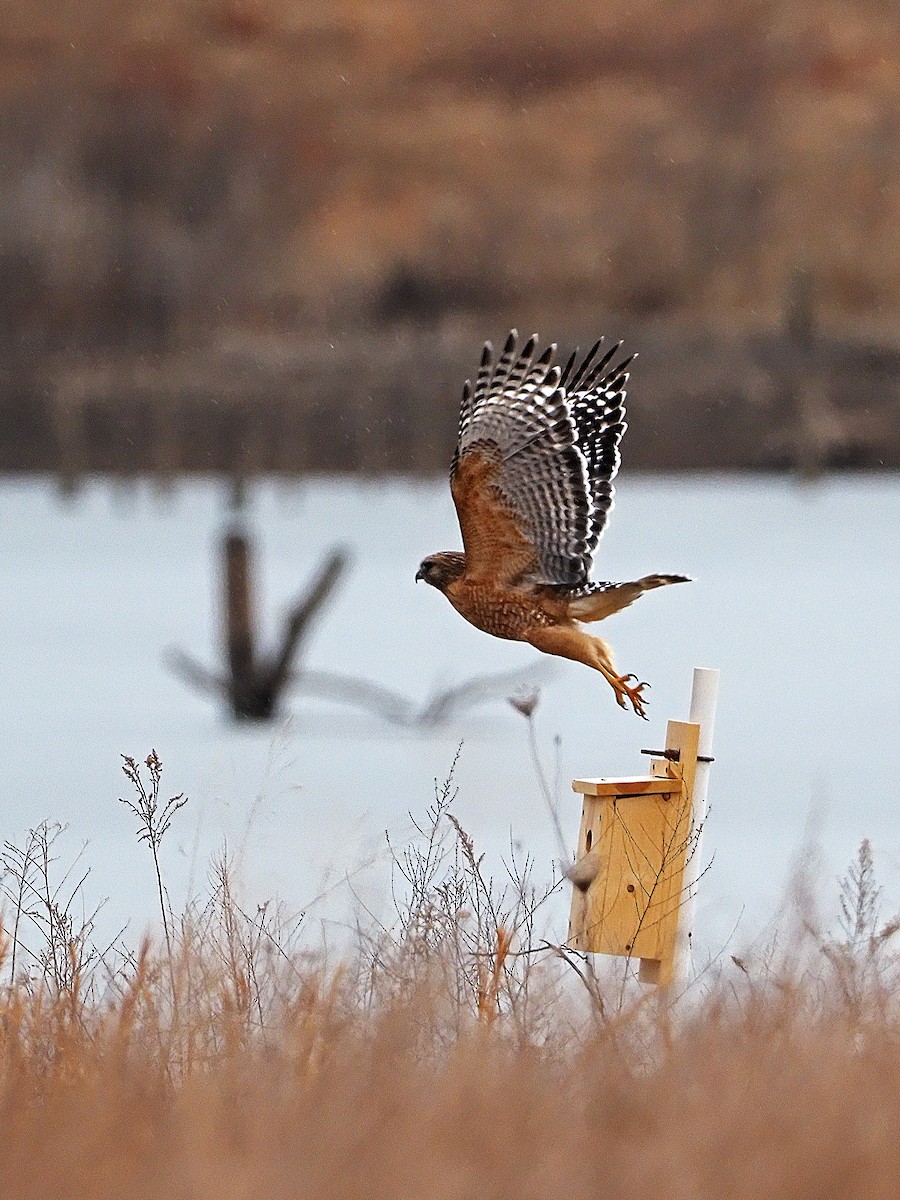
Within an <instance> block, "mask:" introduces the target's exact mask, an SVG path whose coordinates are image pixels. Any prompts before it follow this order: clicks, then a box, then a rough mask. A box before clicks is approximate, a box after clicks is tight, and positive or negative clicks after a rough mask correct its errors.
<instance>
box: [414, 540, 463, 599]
mask: <svg viewBox="0 0 900 1200" xmlns="http://www.w3.org/2000/svg"><path fill="white" fill-rule="evenodd" d="M465 569H466V556H465V555H464V554H460V553H459V551H458V550H444V551H442V552H441V553H440V554H429V555H428V557H427V558H423V559H422V562H421V563H420V564H419V569H418V571H417V572H416V583H418V582H419V580H420V579H424V580H425V582H426V583H430V584H431V586H432V587H436V588H437V590H438V591H439V592H444V591H446V590H447V588H448V587H449V586H450V584H451V583H453V581H454V580H455V579H459V577H460V575H462V573H463V571H464V570H465Z"/></svg>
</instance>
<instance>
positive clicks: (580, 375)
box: [569, 338, 621, 392]
mask: <svg viewBox="0 0 900 1200" xmlns="http://www.w3.org/2000/svg"><path fill="white" fill-rule="evenodd" d="M602 345H603V338H600V340H599V341H597V342H594V344H593V346H592V347H591V348H590V350H589V351H588V352H587V354H586V355H585V356H584V361H583V362H582V364H581V366H580V367H579V368H578V370H577V371H576V372H575V375H574V377H573V379H572V381H571V383H570V384H569V391H570V392H575V391H577V390H578V387H579V385H580V383H581V381H582V380H583V379H584V377H585V374H586V373H587V371H588V369H589V367H590V365H591V362H592V361H593V358H594V355H595V354H596V353H597V351H598V350H599V349H600V347H601V346H602ZM620 345H621V343H620ZM612 353H613V354H614V353H615V350H613V351H612Z"/></svg>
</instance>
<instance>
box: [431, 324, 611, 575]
mask: <svg viewBox="0 0 900 1200" xmlns="http://www.w3.org/2000/svg"><path fill="white" fill-rule="evenodd" d="M516 346H517V335H516V332H515V330H513V332H512V333H510V335H509V337H508V338H507V341H506V345H505V346H504V348H503V352H502V353H501V355H500V357H499V359H498V360H497V362H496V364H495V363H494V362H493V353H492V348H491V344H490V342H488V343H487V344H486V345H485V348H484V353H483V354H482V356H481V365H480V367H479V370H478V376H477V378H476V380H475V386H474V388H473V387H472V386H471V384H470V383H469V382H468V381H467V382H466V386H465V388H464V390H463V399H462V407H461V410H460V419H459V438H458V441H457V447H456V453H455V454H454V456H453V465H452V467H451V471H450V481H451V482H450V486H451V490H452V493H453V499H454V502H455V504H456V511H457V514H458V516H459V524H460V528H461V530H462V536H463V544H464V546H465V550H466V564H467V565H466V574H467V575H468V576H469V577H470V578H478V577H482V578H489V579H492V580H494V581H507V582H511V581H513V580H516V579H522V578H525V577H528V578H531V579H533V580H534V581H535V582H540V583H547V584H557V585H562V586H566V587H580V586H583V585H584V584H585V583H587V581H588V577H589V574H590V570H591V561H592V558H593V554H594V551H595V549H596V547H597V542H598V541H599V539H600V534H601V533H602V532H603V527H604V525H605V524H606V517H607V514H608V512H609V509H610V507H611V505H612V496H613V487H612V479H613V476H614V475H615V473H616V471H617V469H618V466H619V442H620V440H621V437H622V434H623V433H624V431H625V420H624V400H625V383H626V381H627V378H628V376H627V373H626V367H627V366H628V364H629V363H630V362H631V359H630V358H629V359H626V360H625V361H623V362H621V363H619V364H618V365H617V366H615V367H612V368H610V367H609V364H610V361H611V360H612V358H613V357H614V355H615V353H616V351H617V350H618V346H614V347H613V349H612V350H610V351H609V352H608V353H607V354H606V355H604V356H603V357H602V358H600V359H597V353H598V351H599V348H600V343H599V342H598V343H597V345H595V346H594V347H593V349H592V350H591V351H590V353H589V354H588V355H587V357H586V358H585V359H584V360H583V362H582V363H581V365H580V366H578V367H577V369H576V366H575V361H576V356H575V355H573V356H572V358H570V359H569V362H568V363H567V364H566V366H565V367H564V368H560V367H559V366H554V365H553V355H554V353H555V350H556V347H555V346H554V345H550V346H549V347H548V348H547V350H545V351H544V353H543V354H542V355H540V357H535V354H536V349H537V338H536V337H532V338H530V339H529V340H528V342H526V344H525V346H524V347H523V348H522V350H521V352H520V353H517V350H516ZM632 357H633V356H632Z"/></svg>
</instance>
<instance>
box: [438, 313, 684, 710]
mask: <svg viewBox="0 0 900 1200" xmlns="http://www.w3.org/2000/svg"><path fill="white" fill-rule="evenodd" d="M517 340H518V335H517V334H516V331H515V330H513V331H512V333H510V335H509V337H508V338H507V341H506V345H505V346H504V347H503V352H502V354H501V355H500V357H499V358H498V360H497V362H496V363H495V362H494V361H493V350H492V347H491V343H490V342H488V343H486V345H485V347H484V352H483V354H482V356H481V365H480V367H479V369H478V376H477V378H476V380H475V386H474V387H472V385H471V383H470V382H469V381H468V380H467V381H466V385H465V387H464V389H463V397H462V408H461V411H460V417H459V438H458V441H457V445H456V452H455V453H454V455H453V464H452V466H451V468H450V490H451V492H452V494H453V501H454V503H455V505H456V512H457V515H458V517H459V524H460V529H461V531H462V540H463V546H464V547H465V551H464V552H463V553H460V552H459V551H457V550H446V551H443V552H441V553H439V554H431V555H429V556H428V558H426V559H424V560H423V561H422V564H421V566H420V567H419V571H418V574H417V575H416V579H417V580H419V579H424V580H425V582H426V583H430V584H431V585H432V587H436V588H437V589H438V590H439V591H441V592H443V593H444V595H445V596H446V597H447V599H448V600H449V601H450V603H451V604H452V605H453V607H454V608H455V609H456V611H457V612H458V613H460V614H461V615H462V616H464V617H465V618H466V620H467V621H470V622H471V623H472V624H473V625H475V626H476V627H477V628H478V629H482V630H484V632H485V633H491V634H493V635H494V636H495V637H501V638H509V639H512V640H514V641H521V642H530V643H531V645H532V646H535V647H536V648H537V649H538V650H542V651H543V652H544V653H545V654H557V655H560V656H561V657H563V658H572V659H575V661H576V662H581V663H585V664H586V665H587V666H589V667H593V668H594V669H595V670H597V671H600V672H601V674H602V675H604V676H605V677H606V679H607V680H608V681H609V683H610V684H611V685H612V688H613V690H614V691H615V694H616V700H617V702H618V703H619V705H620V706H621V707H622V708H625V707H627V705H628V704H630V705H631V707H632V708H633V709H634V711H635V712H636V713H637V714H638V715H639V716H641V717H645V713H644V704H645V699H644V696H643V691H644V689H645V688H646V687H648V686H649V685H648V684H646V683H639V682H638V680H637V676H635V675H620V674H619V673H618V672H617V671H616V669H615V667H614V666H613V662H612V657H611V652H610V648H609V646H608V645H607V644H606V642H604V641H603V639H602V638H599V637H592V636H591V635H590V634H589V633H587V632H586V631H585V630H584V629H582V628H581V625H580V623H581V622H589V621H602V620H603V618H604V617H608V616H610V615H611V614H612V613H614V612H618V611H619V609H621V608H626V607H627V606H628V605H629V604H632V603H633V602H634V601H635V600H637V598H638V596H640V595H641V594H642V593H643V592H647V591H650V590H651V589H652V588H658V587H663V586H665V585H666V584H668V583H686V582H688V580H687V578H686V577H685V576H684V575H645V576H644V577H643V579H636V580H634V581H633V582H631V583H605V582H603V583H600V582H592V581H591V579H590V572H591V561H592V559H593V555H594V551H595V550H596V548H597V542H598V541H599V539H600V534H601V533H602V532H603V527H604V526H605V524H606V518H607V515H608V513H609V510H610V508H611V507H612V498H613V486H612V480H613V477H614V476H615V474H616V471H617V470H618V466H619V442H620V441H621V438H622V434H623V433H624V432H625V384H626V382H627V380H628V374H627V370H626V368H627V367H628V365H629V363H630V362H631V360H632V358H633V357H634V355H632V356H631V358H626V359H624V360H622V361H620V362H619V363H617V364H613V360H614V359H615V357H616V354H617V351H618V350H619V346H620V345H621V343H618V344H617V345H615V346H613V348H612V349H611V350H609V351H607V353H605V354H604V355H603V356H602V357H598V354H599V351H600V346H601V344H602V339H601V341H600V342H598V343H597V344H596V345H595V346H594V347H593V349H592V350H591V351H590V352H589V353H588V355H587V356H586V357H585V359H584V360H583V361H582V362H581V364H580V365H578V366H576V355H575V354H573V355H572V357H571V358H570V359H569V361H568V362H567V363H566V365H565V366H564V367H560V366H558V365H556V366H554V364H553V357H554V354H555V352H556V346H555V345H550V346H548V347H547V349H546V350H545V351H544V352H543V354H541V355H540V356H538V355H537V337H532V338H529V340H528V341H527V342H526V343H525V345H524V346H523V347H522V349H521V351H517Z"/></svg>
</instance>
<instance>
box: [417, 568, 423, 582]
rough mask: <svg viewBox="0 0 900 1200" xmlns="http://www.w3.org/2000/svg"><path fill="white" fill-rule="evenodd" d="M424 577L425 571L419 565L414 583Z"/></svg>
mask: <svg viewBox="0 0 900 1200" xmlns="http://www.w3.org/2000/svg"><path fill="white" fill-rule="evenodd" d="M424 578H425V572H424V571H423V570H422V568H421V567H420V568H419V570H418V571H416V583H418V582H419V580H420V579H424Z"/></svg>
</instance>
